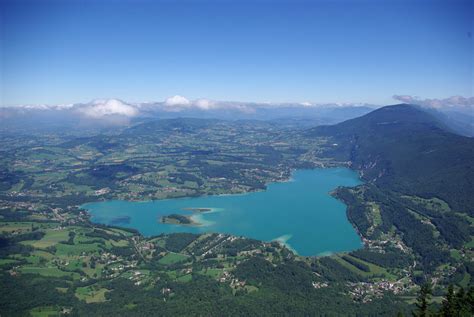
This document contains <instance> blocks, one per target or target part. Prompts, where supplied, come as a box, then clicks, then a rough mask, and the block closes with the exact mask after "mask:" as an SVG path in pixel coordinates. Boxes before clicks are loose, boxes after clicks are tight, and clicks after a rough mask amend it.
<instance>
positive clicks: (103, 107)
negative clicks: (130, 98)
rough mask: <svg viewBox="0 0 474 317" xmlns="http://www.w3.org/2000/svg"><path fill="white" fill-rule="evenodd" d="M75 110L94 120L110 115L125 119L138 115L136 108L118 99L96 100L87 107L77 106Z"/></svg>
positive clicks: (86, 105)
mask: <svg viewBox="0 0 474 317" xmlns="http://www.w3.org/2000/svg"><path fill="white" fill-rule="evenodd" d="M75 108H76V109H77V111H79V112H80V113H82V114H84V115H85V116H87V117H90V118H94V119H98V118H102V117H104V116H110V115H119V116H125V117H134V116H136V115H138V110H137V109H136V108H135V107H134V106H132V105H129V104H126V103H125V102H123V101H121V100H118V99H96V100H93V101H92V102H90V103H88V104H85V105H77V106H75Z"/></svg>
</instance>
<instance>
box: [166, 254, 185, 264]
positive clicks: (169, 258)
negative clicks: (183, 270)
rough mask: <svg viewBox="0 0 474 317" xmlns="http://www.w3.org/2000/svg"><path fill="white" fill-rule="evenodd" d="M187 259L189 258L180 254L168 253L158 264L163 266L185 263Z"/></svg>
mask: <svg viewBox="0 0 474 317" xmlns="http://www.w3.org/2000/svg"><path fill="white" fill-rule="evenodd" d="M188 258H189V256H187V255H184V254H180V253H168V254H167V255H165V256H164V257H162V258H161V259H160V260H159V261H158V263H160V264H163V265H170V264H174V263H178V262H183V261H186V260H187V259H188Z"/></svg>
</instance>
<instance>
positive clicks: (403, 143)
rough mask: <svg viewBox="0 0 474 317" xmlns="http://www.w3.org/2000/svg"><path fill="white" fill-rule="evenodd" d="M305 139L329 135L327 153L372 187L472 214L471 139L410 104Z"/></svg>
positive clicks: (317, 130) (318, 131)
mask: <svg viewBox="0 0 474 317" xmlns="http://www.w3.org/2000/svg"><path fill="white" fill-rule="evenodd" d="M308 135H314V136H316V135H317V136H321V135H331V136H333V140H334V142H335V143H337V145H334V146H333V147H332V148H331V149H329V150H328V151H327V153H326V155H330V156H332V157H337V158H338V159H344V160H349V161H350V162H351V164H352V166H353V167H354V168H355V169H357V170H360V172H361V175H362V177H363V178H364V179H365V180H367V181H371V182H373V183H374V184H376V185H377V186H380V187H383V188H385V189H389V190H392V191H396V192H403V193H407V194H413V195H417V196H421V197H424V198H432V197H438V198H440V199H442V200H444V201H446V202H447V203H448V204H449V205H450V207H451V208H453V209H454V210H456V211H460V212H464V213H468V214H470V215H473V214H474V208H473V206H474V195H472V190H473V188H474V186H473V185H474V139H472V138H468V137H464V136H460V135H457V134H454V133H452V132H450V131H449V129H448V128H447V127H446V126H445V125H443V123H441V122H440V121H439V120H437V119H436V118H435V117H434V116H432V115H431V114H429V113H427V112H425V111H423V110H422V109H420V108H418V107H416V106H412V105H406V104H401V105H395V106H387V107H384V108H380V109H378V110H375V111H373V112H371V113H369V114H367V115H365V116H362V117H360V118H356V119H352V120H348V121H345V122H343V123H340V124H337V125H334V126H322V127H316V128H313V129H311V130H309V131H308Z"/></svg>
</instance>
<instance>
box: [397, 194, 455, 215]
mask: <svg viewBox="0 0 474 317" xmlns="http://www.w3.org/2000/svg"><path fill="white" fill-rule="evenodd" d="M402 197H403V198H407V199H410V200H411V201H412V202H414V203H416V204H419V205H421V206H423V207H425V208H427V209H431V210H434V211H440V212H449V211H451V208H450V207H449V205H448V204H447V203H446V202H445V201H444V200H441V199H439V198H436V197H434V198H430V199H425V198H421V197H418V196H402Z"/></svg>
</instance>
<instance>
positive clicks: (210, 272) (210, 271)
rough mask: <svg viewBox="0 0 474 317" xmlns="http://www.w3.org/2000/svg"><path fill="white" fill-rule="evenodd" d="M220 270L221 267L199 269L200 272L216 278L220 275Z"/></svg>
mask: <svg viewBox="0 0 474 317" xmlns="http://www.w3.org/2000/svg"><path fill="white" fill-rule="evenodd" d="M222 271H223V270H222V269H207V270H203V271H201V273H202V274H203V275H206V276H209V277H212V278H218V277H219V276H221V274H222Z"/></svg>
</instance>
